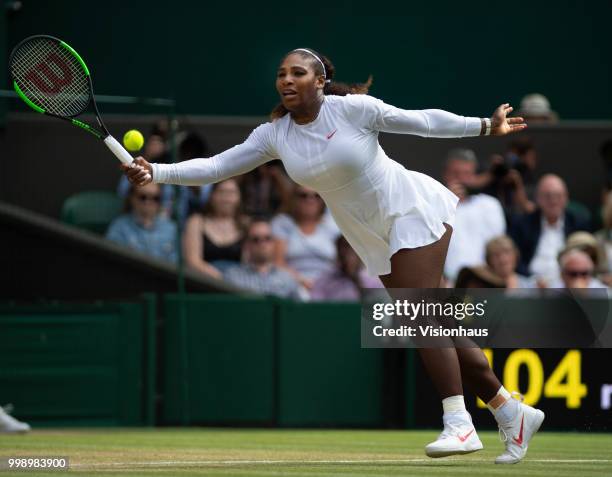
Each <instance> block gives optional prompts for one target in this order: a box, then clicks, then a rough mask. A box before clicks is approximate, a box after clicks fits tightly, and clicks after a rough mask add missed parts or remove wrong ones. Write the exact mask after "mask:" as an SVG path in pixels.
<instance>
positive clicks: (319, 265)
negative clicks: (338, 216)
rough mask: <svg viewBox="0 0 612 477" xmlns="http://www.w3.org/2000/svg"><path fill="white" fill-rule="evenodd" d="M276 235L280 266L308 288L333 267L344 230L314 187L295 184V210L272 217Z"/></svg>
mask: <svg viewBox="0 0 612 477" xmlns="http://www.w3.org/2000/svg"><path fill="white" fill-rule="evenodd" d="M272 234H273V235H274V237H275V238H276V239H277V253H276V263H277V265H279V266H281V267H285V268H287V269H288V270H289V271H290V272H291V273H292V274H293V276H294V277H295V278H296V279H297V280H298V282H299V283H300V284H301V285H302V286H304V287H305V288H306V289H308V290H310V289H311V288H312V285H313V283H314V281H315V280H316V279H317V278H319V276H320V275H322V274H323V273H326V272H330V271H331V270H333V268H334V262H335V260H336V247H335V245H334V240H336V237H338V235H340V231H339V230H338V227H337V225H336V223H335V222H334V221H333V219H332V218H331V215H329V214H328V213H327V212H326V207H325V203H324V202H323V199H321V197H320V196H319V194H317V193H316V192H315V191H314V190H312V189H309V188H307V187H303V186H299V185H298V186H296V187H295V189H294V194H293V203H292V206H291V211H290V213H289V214H280V215H278V216H277V217H276V218H274V220H272Z"/></svg>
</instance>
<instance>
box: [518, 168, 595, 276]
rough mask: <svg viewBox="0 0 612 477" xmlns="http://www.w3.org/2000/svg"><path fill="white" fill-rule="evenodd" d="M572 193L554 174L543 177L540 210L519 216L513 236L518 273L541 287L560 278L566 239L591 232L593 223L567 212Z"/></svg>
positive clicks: (538, 190) (538, 200)
mask: <svg viewBox="0 0 612 477" xmlns="http://www.w3.org/2000/svg"><path fill="white" fill-rule="evenodd" d="M567 202H568V194H567V187H566V185H565V182H563V179H561V178H560V177H559V176H556V175H554V174H547V175H545V176H543V177H542V178H541V179H540V180H539V182H538V185H537V188H536V204H537V209H536V210H535V211H534V212H532V213H531V214H527V215H522V216H519V217H516V218H515V219H514V220H513V223H512V226H511V234H510V235H511V236H512V238H513V240H514V242H515V243H516V244H517V246H518V248H519V250H520V253H521V257H520V263H519V267H518V271H519V272H520V273H522V274H524V275H534V276H535V278H536V279H537V280H538V281H539V282H540V283H541V284H544V285H546V284H549V283H551V282H552V281H553V280H555V279H557V278H558V276H559V264H558V262H557V254H558V253H559V251H561V249H563V247H564V244H565V239H566V237H567V236H568V235H569V234H571V233H572V232H575V231H577V230H588V228H589V224H588V223H586V222H584V221H583V220H582V219H580V218H579V217H578V216H577V215H574V214H573V213H572V212H571V211H569V210H567Z"/></svg>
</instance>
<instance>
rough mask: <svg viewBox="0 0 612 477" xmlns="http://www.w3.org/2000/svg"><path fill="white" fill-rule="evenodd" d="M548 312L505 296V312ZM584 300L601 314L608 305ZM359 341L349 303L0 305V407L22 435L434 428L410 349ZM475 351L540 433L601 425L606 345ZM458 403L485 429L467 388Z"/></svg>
mask: <svg viewBox="0 0 612 477" xmlns="http://www.w3.org/2000/svg"><path fill="white" fill-rule="evenodd" d="M536 305H537V306H536ZM553 305H555V306H558V305H559V303H558V302H555V303H552V302H550V301H546V300H539V301H538V302H537V303H534V301H533V300H517V301H516V303H513V306H516V308H513V312H512V313H511V315H512V316H519V315H517V314H516V313H514V312H515V311H516V312H519V311H521V310H522V311H523V312H524V313H525V314H528V313H537V312H539V311H541V310H542V308H541V307H543V306H547V307H548V308H550V307H552V306H553ZM587 305H588V306H590V307H593V306H597V307H604V308H605V309H604V311H607V307H609V301H608V300H593V302H592V303H591V302H589V303H587ZM600 311H601V310H600ZM157 315H159V316H157ZM509 316H510V315H509ZM525 316H526V317H527V315H525ZM606 316H607V315H606ZM156 318H161V320H160V321H159V322H158V323H159V324H160V325H161V326H159V327H156V323H157V321H156ZM360 333H361V329H360V305H358V304H350V303H293V302H290V301H284V300H278V299H273V298H263V297H249V296H236V295H203V294H202V295H191V294H190V295H186V296H184V297H181V296H180V295H178V294H171V295H164V296H163V297H162V299H161V302H160V306H159V307H156V302H155V300H154V298H153V297H149V296H147V297H144V298H143V299H142V300H140V301H135V302H129V303H104V304H100V305H87V306H86V305H78V306H76V305H62V304H57V305H45V306H35V307H32V306H31V307H23V306H16V305H13V306H9V305H3V306H0V404H4V403H7V402H12V403H13V404H14V405H15V408H16V411H17V412H16V416H17V417H18V418H20V419H23V420H26V421H28V422H31V423H32V424H33V425H34V426H35V427H40V426H67V425H80V426H83V425H95V426H111V425H139V426H140V425H152V424H161V425H206V426H264V427H265V426H279V427H364V428H368V427H377V428H385V427H408V428H411V427H415V426H416V427H432V426H437V425H439V417H440V410H441V409H440V401H439V399H437V398H436V397H435V396H436V391H435V390H434V389H433V386H432V385H431V383H430V380H429V378H428V377H427V375H426V373H425V371H424V370H423V368H422V367H421V366H420V365H419V364H418V363H417V361H418V360H417V358H416V357H417V354H418V353H416V352H415V350H413V349H409V350H403V349H402V350H400V349H395V350H391V349H388V350H384V349H362V348H361V340H360V336H361V335H360ZM156 334H157V335H158V336H157V337H156ZM156 344H157V345H156ZM487 352H488V356H489V357H490V358H491V359H492V361H493V366H494V369H495V370H496V372H497V374H498V376H499V377H500V379H503V381H504V383H505V385H506V386H507V387H508V388H509V389H512V390H513V391H514V390H519V391H521V392H523V393H525V395H526V396H527V398H528V399H531V400H532V401H530V402H531V403H532V404H534V405H535V404H537V405H538V406H539V407H541V408H542V409H544V410H545V412H546V413H547V414H550V416H552V417H551V418H549V419H548V421H547V422H549V426H550V427H551V428H554V427H557V428H575V427H577V426H578V427H580V426H583V425H584V423H590V424H589V425H590V426H592V427H593V428H594V429H595V428H597V429H601V427H602V426H604V427H605V420H601V415H602V414H601V413H602V412H604V411H605V409H606V408H605V404H604V402H603V401H601V402H600V398H599V396H600V395H601V396H604V394H602V393H603V392H604V391H605V390H606V389H607V386H609V384H607V383H609V382H610V371H609V367H606V366H603V365H602V363H607V362H608V361H609V360H610V350H609V349H604V350H555V349H543V350H525V349H516V350H512V349H511V350H499V349H496V350H494V351H491V350H489V351H487ZM156 376H158V377H159V378H160V379H158V380H156ZM565 381H566V384H564V383H565ZM545 383H547V384H546V385H545ZM156 397H160V398H161V399H160V404H161V405H160V406H159V407H157V406H156V403H157V401H156ZM572 399H573V400H572ZM602 399H603V398H602ZM466 403H467V405H468V408H469V409H470V412H472V415H474V416H476V417H478V418H479V419H482V421H483V422H487V421H490V422H491V423H493V421H492V420H490V419H489V418H490V416H488V414H487V412H488V411H486V409H483V408H479V407H477V405H476V399H475V397H474V396H473V395H472V394H471V393H469V395H468V399H467V401H466ZM580 423H582V424H580ZM600 423H601V424H600Z"/></svg>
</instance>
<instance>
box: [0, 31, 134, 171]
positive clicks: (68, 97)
mask: <svg viewBox="0 0 612 477" xmlns="http://www.w3.org/2000/svg"><path fill="white" fill-rule="evenodd" d="M9 69H10V72H11V77H12V79H13V87H14V88H15V91H16V92H17V94H18V95H19V97H20V98H21V99H22V100H23V101H24V102H25V103H26V104H27V105H28V106H30V107H31V108H32V109H33V110H34V111H37V112H39V113H42V114H46V115H48V116H53V117H55V118H59V119H63V120H65V121H69V122H70V123H72V124H73V125H75V126H78V127H80V128H81V129H84V130H85V131H87V132H89V133H91V134H92V135H93V136H95V137H96V138H98V139H100V140H102V141H104V144H106V145H107V146H108V148H109V149H110V150H111V151H112V152H113V154H115V156H117V158H118V159H119V160H120V161H121V162H122V163H123V164H125V165H130V164H131V163H132V161H133V160H134V159H133V158H132V155H131V154H130V153H129V152H127V151H126V150H125V149H124V147H123V146H122V145H121V144H120V143H119V142H118V141H117V140H116V139H115V138H114V137H113V136H111V135H110V133H109V132H108V129H106V126H105V125H104V123H103V122H102V118H101V117H100V112H99V111H98V106H97V105H96V101H95V98H94V95H93V86H92V83H91V76H90V74H89V69H88V68H87V65H86V64H85V62H84V61H83V59H82V58H81V57H80V56H79V54H78V53H77V52H76V51H75V50H74V49H73V48H72V47H71V46H70V45H68V44H67V43H65V42H63V41H62V40H59V39H58V38H54V37H52V36H48V35H35V36H31V37H29V38H26V39H25V40H23V41H21V42H20V43H19V44H18V45H17V46H16V47H15V48H14V49H13V51H12V52H11V56H10V57H9ZM90 104H91V105H92V106H93V110H94V112H95V115H96V120H97V122H98V127H97V128H96V127H94V126H92V125H91V124H87V123H86V122H84V121H81V120H79V119H76V117H77V116H79V115H81V114H83V113H84V112H85V110H86V109H87V108H88V106H89V105H90Z"/></svg>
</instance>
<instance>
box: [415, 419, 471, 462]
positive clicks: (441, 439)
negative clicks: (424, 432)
mask: <svg viewBox="0 0 612 477" xmlns="http://www.w3.org/2000/svg"><path fill="white" fill-rule="evenodd" d="M442 420H443V422H444V430H443V431H442V433H441V434H440V435H439V436H438V438H437V439H436V440H435V441H434V442H431V443H429V444H427V445H426V446H425V454H427V455H428V456H429V457H447V456H449V455H457V454H469V453H470V452H476V451H478V450H480V449H482V447H483V446H482V442H480V439H479V438H478V434H477V433H476V429H475V428H474V424H472V417H471V416H470V414H469V413H468V412H466V411H461V412H452V413H446V414H444V416H443V417H442Z"/></svg>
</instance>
